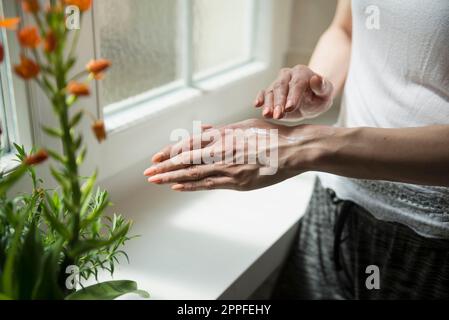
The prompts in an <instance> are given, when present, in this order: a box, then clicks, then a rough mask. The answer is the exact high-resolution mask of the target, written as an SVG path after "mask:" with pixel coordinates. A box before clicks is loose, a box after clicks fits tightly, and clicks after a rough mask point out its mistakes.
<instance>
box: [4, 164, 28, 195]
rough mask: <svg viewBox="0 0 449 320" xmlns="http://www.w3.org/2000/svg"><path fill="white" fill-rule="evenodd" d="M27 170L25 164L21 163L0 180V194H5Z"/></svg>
mask: <svg viewBox="0 0 449 320" xmlns="http://www.w3.org/2000/svg"><path fill="white" fill-rule="evenodd" d="M26 172H27V166H25V165H21V166H20V167H18V168H17V169H16V170H14V171H12V172H11V173H10V174H8V175H7V176H6V177H5V178H3V179H2V180H1V181H0V195H3V194H5V193H6V192H7V191H8V190H9V189H10V188H11V187H12V186H13V185H14V184H15V183H16V182H17V181H19V180H20V178H22V176H23V175H24V174H25V173H26Z"/></svg>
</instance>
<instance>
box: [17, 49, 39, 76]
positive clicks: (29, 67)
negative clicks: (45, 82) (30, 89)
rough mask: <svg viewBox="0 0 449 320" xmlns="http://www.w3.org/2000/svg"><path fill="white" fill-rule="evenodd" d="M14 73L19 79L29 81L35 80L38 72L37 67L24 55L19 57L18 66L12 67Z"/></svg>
mask: <svg viewBox="0 0 449 320" xmlns="http://www.w3.org/2000/svg"><path fill="white" fill-rule="evenodd" d="M14 71H15V72H16V73H17V75H19V76H20V77H21V78H23V79H25V80H29V79H32V78H35V77H36V76H37V75H38V74H39V72H40V68H39V65H38V64H37V63H36V62H34V61H33V60H31V59H28V58H27V57H25V56H24V55H21V56H20V64H19V65H15V66H14Z"/></svg>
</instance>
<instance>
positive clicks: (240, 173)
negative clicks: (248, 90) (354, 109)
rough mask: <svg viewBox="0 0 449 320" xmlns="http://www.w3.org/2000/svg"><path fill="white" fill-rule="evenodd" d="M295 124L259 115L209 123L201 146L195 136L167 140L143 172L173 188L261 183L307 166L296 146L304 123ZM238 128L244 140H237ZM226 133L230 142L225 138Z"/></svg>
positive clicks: (245, 187)
mask: <svg viewBox="0 0 449 320" xmlns="http://www.w3.org/2000/svg"><path fill="white" fill-rule="evenodd" d="M298 130H299V129H297V128H296V129H292V128H289V127H285V126H279V125H274V124H271V123H268V122H265V121H263V120H247V121H244V122H240V123H237V124H233V125H228V126H225V127H222V128H220V129H214V128H208V129H207V130H205V131H204V132H203V134H202V137H201V138H203V139H202V140H203V142H202V143H199V144H197V145H198V148H199V149H196V150H195V148H194V145H195V143H194V139H193V138H192V139H189V140H185V141H181V142H180V143H177V144H175V145H173V146H169V147H167V148H165V149H164V150H162V151H161V152H159V153H158V154H156V155H155V156H154V157H153V162H155V164H154V165H153V166H152V167H150V168H148V169H147V170H146V171H145V173H144V174H145V175H146V176H148V177H149V179H148V181H149V182H150V183H155V184H173V186H172V189H173V190H177V191H198V190H211V189H233V190H239V191H247V190H254V189H259V188H263V187H266V186H270V185H273V184H276V183H278V182H281V181H283V180H286V179H288V178H290V177H292V176H295V175H297V174H300V173H302V172H303V171H305V165H304V164H303V163H302V162H303V161H304V157H302V156H301V154H299V153H298V152H297V151H298V149H297V147H299V145H301V143H302V142H303V141H304V140H307V139H308V138H307V133H306V132H307V126H303V127H301V134H299V133H298ZM242 133H244V140H243V141H244V143H237V142H236V141H238V139H236V137H238V138H241V136H238V134H242ZM230 134H234V137H231V136H229V135H230ZM211 137H213V139H211ZM230 137H231V139H232V140H231V141H232V143H230V144H229V143H226V141H229V138H230ZM197 138H198V137H197ZM204 140H206V141H208V142H209V141H210V142H209V143H205V142H204ZM240 141H242V140H240ZM211 159H212V160H213V161H211ZM251 159H252V160H251ZM193 163H197V164H193Z"/></svg>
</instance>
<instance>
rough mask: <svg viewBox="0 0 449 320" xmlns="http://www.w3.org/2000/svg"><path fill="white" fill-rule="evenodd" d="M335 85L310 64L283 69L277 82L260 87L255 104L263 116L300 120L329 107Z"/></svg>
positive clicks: (315, 114) (316, 114)
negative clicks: (311, 67)
mask: <svg viewBox="0 0 449 320" xmlns="http://www.w3.org/2000/svg"><path fill="white" fill-rule="evenodd" d="M333 98H334V86H333V85H332V83H331V82H330V81H328V80H326V79H324V78H323V77H321V76H320V75H318V74H316V73H315V72H313V71H312V70H311V69H310V68H309V67H307V66H303V65H298V66H296V67H294V68H292V69H290V68H285V69H282V70H281V71H280V73H279V76H278V78H277V79H276V81H275V82H274V83H273V84H272V85H271V86H270V87H269V88H268V89H266V90H262V91H261V92H260V93H259V94H258V96H257V98H256V100H255V102H254V105H255V107H256V108H262V110H263V111H262V114H263V116H264V117H265V118H274V119H278V120H279V119H291V120H301V119H310V118H314V117H316V116H318V115H320V114H322V113H324V112H326V111H327V110H329V108H330V107H331V106H332V103H333Z"/></svg>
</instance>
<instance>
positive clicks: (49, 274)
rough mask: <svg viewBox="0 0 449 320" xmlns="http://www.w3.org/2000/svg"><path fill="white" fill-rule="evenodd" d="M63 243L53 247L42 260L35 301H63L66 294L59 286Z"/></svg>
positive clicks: (34, 296)
mask: <svg viewBox="0 0 449 320" xmlns="http://www.w3.org/2000/svg"><path fill="white" fill-rule="evenodd" d="M61 243H62V241H59V242H58V243H56V244H55V245H53V246H52V247H51V248H50V249H49V250H48V252H46V253H45V255H44V256H43V258H42V270H43V272H41V273H40V278H39V280H38V282H37V284H36V286H35V289H34V292H33V296H32V299H33V300H62V299H63V298H64V294H63V293H62V291H61V289H60V287H59V286H58V276H59V272H60V267H59V260H60V256H61V247H62V245H61Z"/></svg>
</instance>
